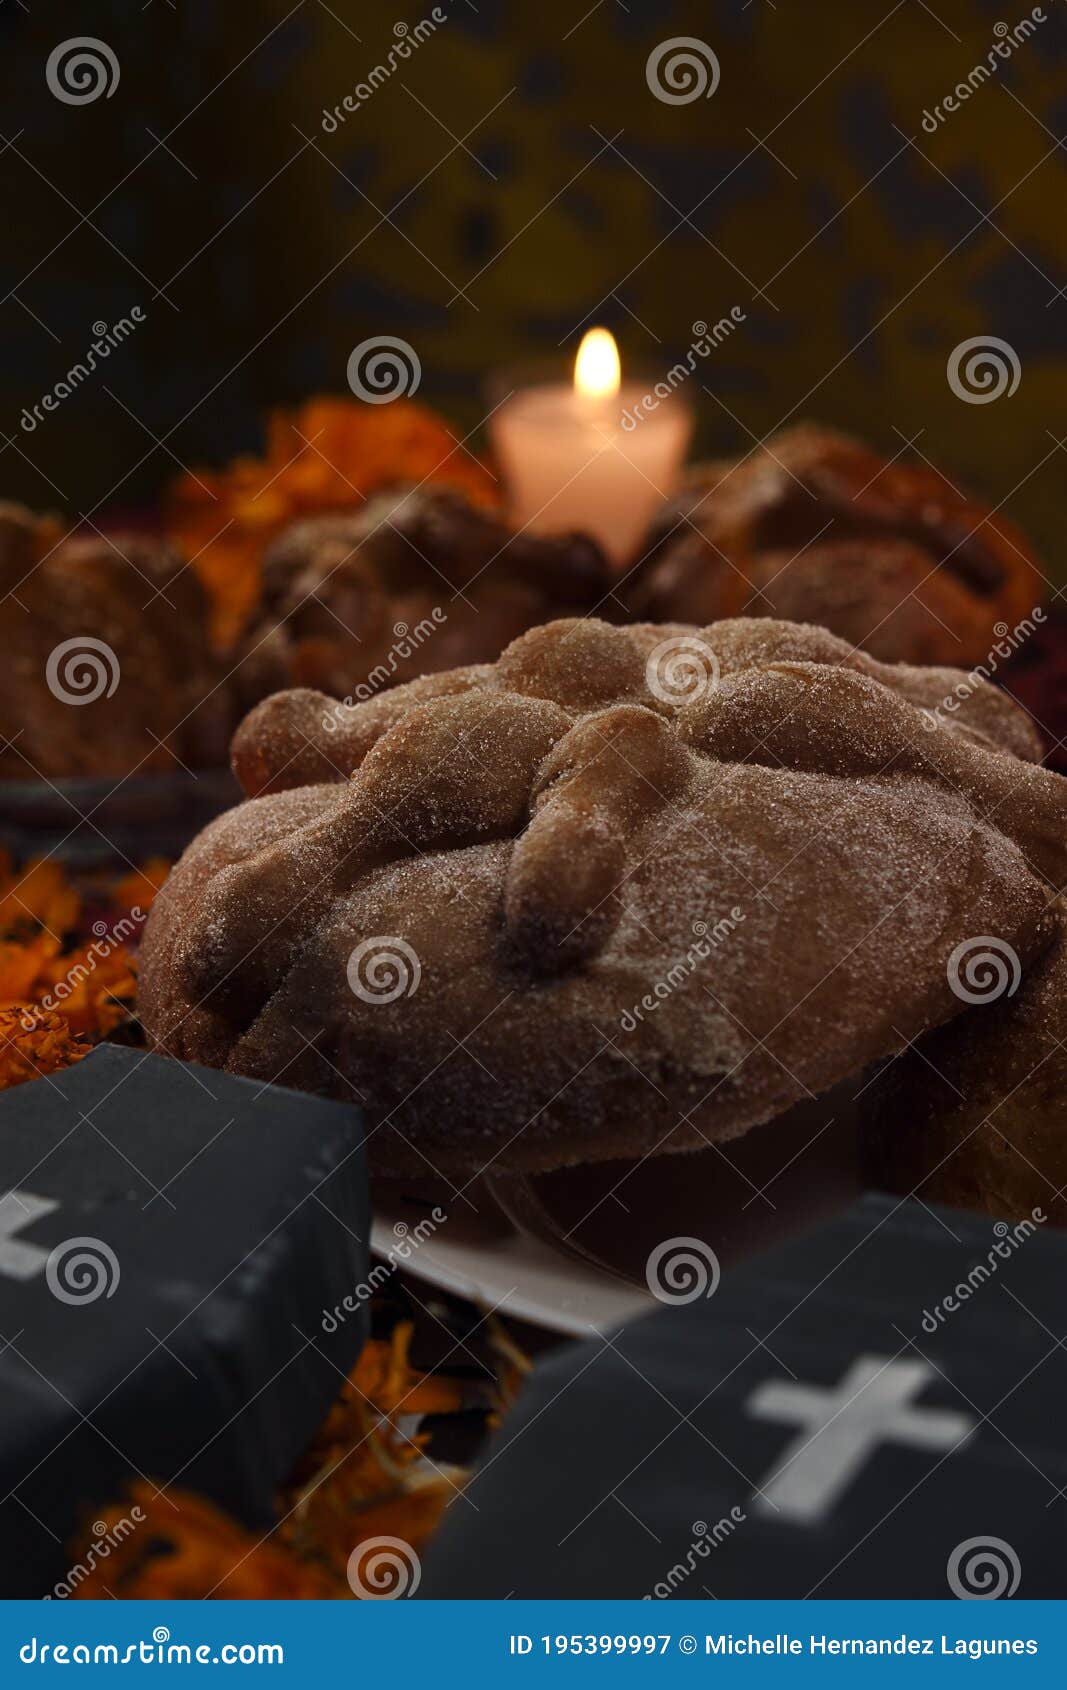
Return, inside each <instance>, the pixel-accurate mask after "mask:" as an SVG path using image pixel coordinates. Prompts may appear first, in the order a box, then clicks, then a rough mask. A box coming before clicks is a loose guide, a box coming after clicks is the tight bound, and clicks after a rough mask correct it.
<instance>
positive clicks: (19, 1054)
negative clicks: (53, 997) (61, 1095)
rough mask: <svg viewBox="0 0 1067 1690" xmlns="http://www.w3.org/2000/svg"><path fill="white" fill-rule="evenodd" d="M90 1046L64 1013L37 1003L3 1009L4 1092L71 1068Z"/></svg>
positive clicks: (0, 1059) (0, 1075)
mask: <svg viewBox="0 0 1067 1690" xmlns="http://www.w3.org/2000/svg"><path fill="white" fill-rule="evenodd" d="M89 1049H90V1047H89V1045H88V1044H86V1043H84V1042H83V1041H82V1040H81V1039H80V1038H78V1037H77V1035H76V1034H75V1033H73V1032H72V1031H71V1028H70V1025H69V1023H68V1022H67V1021H65V1020H64V1018H63V1016H62V1015H56V1014H54V1013H52V1012H49V1011H47V1010H41V1009H38V1008H37V1006H36V1004H18V1005H10V1006H9V1007H8V1008H6V1009H0V1091H3V1090H6V1088H7V1087H9V1086H19V1085H22V1084H23V1082H24V1081H26V1080H36V1079H39V1078H40V1076H41V1075H42V1074H55V1073H57V1072H58V1071H59V1070H60V1069H61V1068H69V1067H70V1065H71V1064H72V1063H74V1062H80V1061H81V1059H82V1057H83V1056H88V1054H89Z"/></svg>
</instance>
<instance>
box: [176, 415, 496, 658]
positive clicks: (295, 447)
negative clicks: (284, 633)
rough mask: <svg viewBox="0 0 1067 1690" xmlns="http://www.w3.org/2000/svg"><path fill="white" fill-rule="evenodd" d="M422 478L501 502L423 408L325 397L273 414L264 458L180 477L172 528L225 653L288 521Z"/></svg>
mask: <svg viewBox="0 0 1067 1690" xmlns="http://www.w3.org/2000/svg"><path fill="white" fill-rule="evenodd" d="M423 481H430V482H445V483H447V484H449V485H450V486H453V487H458V488H460V489H461V490H462V491H463V492H465V493H466V494H467V496H468V497H469V498H470V499H472V500H474V502H475V503H477V504H484V505H492V504H495V503H496V502H497V494H496V484H495V482H494V480H493V477H492V476H491V475H490V473H489V471H488V470H487V469H486V468H485V466H484V465H483V464H482V463H480V462H479V460H478V459H477V458H475V457H473V456H472V454H471V453H470V452H468V451H467V450H466V449H465V447H463V446H461V445H460V444H459V442H458V441H457V440H456V438H455V436H454V435H453V434H452V433H451V431H450V430H449V428H448V427H447V425H446V424H445V423H444V422H443V421H442V420H441V419H440V418H439V417H437V416H435V415H434V413H433V412H432V411H429V410H427V409H426V408H425V406H423V405H418V404H415V403H414V402H413V401H412V400H410V399H395V400H394V401H393V402H392V403H391V404H390V405H387V406H378V405H366V404H361V403H359V402H357V401H356V400H354V399H338V398H326V397H323V398H318V399H311V400H309V401H308V403H307V404H305V405H302V406H300V407H299V409H298V410H296V411H293V412H287V411H275V412H274V413H273V414H272V415H271V417H270V419H269V421H268V425H267V446H266V452H265V454H264V457H263V458H262V460H260V459H256V458H252V457H241V458H237V459H235V460H234V461H233V462H232V463H231V464H230V465H228V467H227V468H225V469H223V470H219V471H214V472H213V471H211V470H199V471H198V472H197V473H196V474H195V475H194V474H193V473H192V472H188V473H185V474H183V475H181V476H179V477H178V478H177V480H176V481H175V483H174V485H173V487H172V489H171V498H170V522H169V529H170V533H171V534H172V536H173V537H174V539H175V540H176V541H177V542H178V543H179V545H181V546H182V547H183V548H184V550H186V551H187V552H188V553H189V555H190V557H191V558H192V559H193V566H194V568H195V569H196V571H197V573H198V574H199V576H200V578H201V580H202V581H203V582H204V585H205V587H206V588H207V589H208V592H209V593H210V594H211V596H212V599H213V601H214V615H213V618H212V631H213V635H214V638H215V640H216V642H217V643H218V644H219V645H220V646H222V647H227V646H230V645H232V644H233V643H234V641H235V640H236V639H237V638H238V636H239V634H240V632H241V630H242V628H243V627H244V625H245V623H246V621H247V619H248V616H249V613H250V612H251V610H252V608H253V606H254V605H255V602H256V597H257V594H258V591H259V574H260V559H261V557H262V554H263V548H264V547H265V545H266V544H267V542H268V540H271V539H272V538H273V537H274V535H275V534H277V533H278V532H279V530H280V529H282V528H284V527H285V525H286V524H287V523H288V522H291V521H292V520H293V519H294V518H296V517H298V516H304V515H309V514H312V513H315V512H319V511H330V510H347V509H350V508H351V507H352V506H354V505H361V504H362V503H363V502H364V500H365V499H368V498H369V497H370V496H371V494H372V493H376V492H378V491H379V490H380V489H381V488H383V487H388V486H395V485H397V484H399V483H401V482H415V483H419V482H423Z"/></svg>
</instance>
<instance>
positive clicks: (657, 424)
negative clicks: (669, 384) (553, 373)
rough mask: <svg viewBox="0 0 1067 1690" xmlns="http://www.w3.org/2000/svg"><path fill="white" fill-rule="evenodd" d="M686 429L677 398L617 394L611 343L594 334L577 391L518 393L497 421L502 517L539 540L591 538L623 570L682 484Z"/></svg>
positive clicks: (628, 390) (634, 390)
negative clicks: (571, 533)
mask: <svg viewBox="0 0 1067 1690" xmlns="http://www.w3.org/2000/svg"><path fill="white" fill-rule="evenodd" d="M691 428H692V417H691V415H690V413H689V409H688V407H687V406H686V405H685V404H683V403H682V402H681V401H680V400H678V399H677V398H676V397H674V396H673V395H672V396H670V397H668V398H666V399H659V398H657V397H656V396H655V392H654V389H653V390H652V391H649V390H646V389H645V388H643V387H641V386H640V385H639V384H638V383H636V382H632V383H630V384H628V385H626V386H623V385H622V383H621V379H620V370H619V355H618V352H617V351H616V348H615V342H614V340H613V339H612V337H611V335H610V334H609V333H608V332H607V330H606V329H590V331H589V333H588V334H587V335H586V337H585V339H584V340H583V341H582V344H581V346H580V348H579V350H578V356H577V358H576V359H575V366H574V384H573V386H570V385H568V384H567V383H565V382H552V383H546V384H544V385H542V386H538V387H527V388H524V389H522V390H520V391H519V392H517V393H514V394H512V395H511V396H510V397H509V398H508V399H506V400H505V401H504V403H503V405H501V406H500V407H499V409H498V410H497V411H495V412H494V414H493V417H492V420H491V422H490V433H491V436H492V441H493V447H494V450H495V452H496V456H497V459H498V462H499V464H500V467H501V470H502V471H503V474H504V480H505V483H506V486H507V498H508V514H509V516H510V518H511V520H512V522H513V523H514V524H515V526H516V527H517V528H525V529H527V530H531V531H532V532H534V533H537V534H559V533H563V532H566V531H567V530H570V529H580V530H582V531H583V532H585V533H587V534H592V535H593V536H594V538H595V539H597V540H599V541H600V544H601V545H602V546H603V548H604V550H605V551H606V552H607V554H608V556H609V557H610V558H611V560H612V561H613V562H614V563H616V564H617V565H620V566H622V565H625V564H626V562H627V561H628V560H629V559H630V558H631V557H632V556H633V555H634V553H635V552H636V550H637V548H638V546H639V544H640V542H641V539H642V537H643V535H644V534H645V531H646V530H647V528H648V525H649V522H650V520H651V518H652V516H653V514H654V512H655V510H656V507H657V505H659V504H660V503H661V501H662V500H663V499H665V498H667V497H668V496H669V495H670V494H671V493H673V491H674V490H675V488H676V486H677V484H678V477H679V472H680V470H681V467H682V463H683V460H684V458H685V452H686V447H687V446H688V444H689V435H690V430H691Z"/></svg>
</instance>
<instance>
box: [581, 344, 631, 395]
mask: <svg viewBox="0 0 1067 1690" xmlns="http://www.w3.org/2000/svg"><path fill="white" fill-rule="evenodd" d="M620 379H621V375H620V369H619V349H618V347H617V346H616V345H615V337H614V336H613V335H612V334H611V333H610V332H609V331H608V330H607V329H590V330H589V331H588V333H587V334H586V335H585V336H584V337H583V340H582V344H581V346H579V348H578V356H577V358H576V359H575V360H574V389H575V392H576V393H580V394H581V395H582V397H583V399H610V398H611V397H612V396H613V395H614V394H616V393H618V391H619V382H620Z"/></svg>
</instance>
